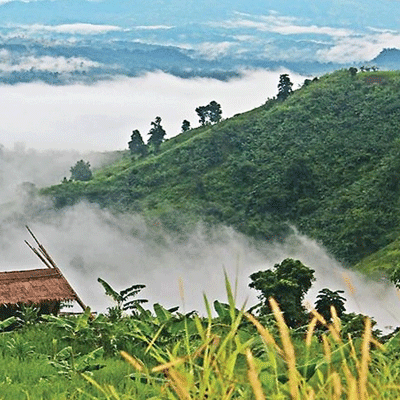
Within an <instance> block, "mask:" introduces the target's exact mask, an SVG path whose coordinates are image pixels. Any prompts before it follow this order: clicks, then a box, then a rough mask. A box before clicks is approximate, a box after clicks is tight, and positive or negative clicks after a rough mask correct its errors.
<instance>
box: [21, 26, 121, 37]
mask: <svg viewBox="0 0 400 400" xmlns="http://www.w3.org/2000/svg"><path fill="white" fill-rule="evenodd" d="M21 28H23V29H25V30H28V31H45V32H54V33H70V34H73V35H76V34H79V35H97V34H103V33H107V32H115V31H122V30H123V28H121V27H119V26H115V25H95V24H86V23H75V24H61V25H41V24H33V25H23V26H21Z"/></svg>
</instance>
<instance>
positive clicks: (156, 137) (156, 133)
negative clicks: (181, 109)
mask: <svg viewBox="0 0 400 400" xmlns="http://www.w3.org/2000/svg"><path fill="white" fill-rule="evenodd" d="M151 125H152V128H151V129H150V131H149V133H148V134H149V135H150V138H149V140H148V141H147V144H148V145H149V146H150V147H152V148H153V151H154V152H155V153H158V150H159V148H160V145H161V143H162V142H163V141H164V137H165V135H166V134H167V133H166V132H165V130H164V128H163V127H162V125H161V118H160V117H156V119H155V120H154V121H153V122H152V123H151Z"/></svg>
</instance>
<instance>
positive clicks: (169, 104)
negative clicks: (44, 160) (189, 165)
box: [0, 70, 305, 151]
mask: <svg viewBox="0 0 400 400" xmlns="http://www.w3.org/2000/svg"><path fill="white" fill-rule="evenodd" d="M284 72H288V71H283V70H281V71H275V72H270V71H265V70H258V71H252V72H247V73H245V75H244V76H243V78H241V79H234V80H231V81H229V82H221V81H218V80H214V79H208V78H207V79H203V78H201V79H200V78H196V79H182V78H177V77H174V76H172V75H167V74H165V73H162V72H159V73H149V74H147V75H145V76H143V77H139V78H121V79H119V80H116V81H109V82H101V83H97V84H94V85H91V86H85V85H80V84H79V85H71V86H50V85H47V84H43V83H29V84H18V85H15V86H9V85H1V86H0V99H1V100H0V101H1V107H0V144H3V145H4V146H6V147H7V148H12V147H13V146H14V144H15V143H18V142H23V143H25V145H26V147H28V148H35V149H40V150H44V149H68V150H70V149H73V150H79V151H88V150H100V151H104V150H119V149H125V148H127V143H128V141H129V138H130V135H131V132H132V130H134V129H139V130H140V132H141V133H142V136H143V137H144V139H145V140H147V133H148V131H149V129H150V127H151V126H150V122H151V121H153V120H154V118H155V117H156V116H160V117H161V118H162V125H163V126H164V128H165V130H166V131H167V136H168V137H172V136H175V135H176V134H178V133H179V132H180V130H181V124H182V121H183V120H184V119H188V120H189V121H190V122H191V124H192V126H197V125H198V117H197V115H196V113H195V111H194V110H195V108H196V107H198V106H200V105H206V104H208V103H209V102H210V101H211V100H215V101H217V102H218V103H220V104H221V107H222V111H223V117H224V118H227V117H231V116H233V115H234V114H236V113H239V112H243V111H248V110H250V109H252V108H254V107H258V106H260V105H262V104H263V103H265V101H266V100H267V98H268V97H272V96H274V95H276V93H277V84H278V81H279V75H280V74H281V73H284ZM289 74H290V77H291V80H292V82H293V83H294V88H297V87H298V85H299V84H300V83H302V82H303V81H304V79H305V77H301V76H299V75H296V74H293V73H290V72H289Z"/></svg>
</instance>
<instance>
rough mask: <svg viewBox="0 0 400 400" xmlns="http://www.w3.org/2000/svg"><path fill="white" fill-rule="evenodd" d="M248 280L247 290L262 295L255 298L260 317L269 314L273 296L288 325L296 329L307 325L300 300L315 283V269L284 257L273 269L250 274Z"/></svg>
mask: <svg viewBox="0 0 400 400" xmlns="http://www.w3.org/2000/svg"><path fill="white" fill-rule="evenodd" d="M250 279H251V282H250V284H249V287H251V288H253V289H256V290H259V291H260V292H261V294H260V295H259V296H258V298H259V299H260V301H261V302H262V306H261V308H260V310H259V313H260V314H261V315H266V314H270V313H271V306H270V303H269V299H270V297H273V298H274V299H275V300H276V301H277V302H278V304H279V306H280V307H281V309H282V310H283V313H284V316H285V321H286V323H287V324H288V326H290V327H296V326H297V327H298V326H301V325H302V324H304V323H305V322H306V312H305V308H304V307H303V305H302V301H303V299H304V296H305V294H306V293H307V292H308V290H309V289H310V288H311V285H312V282H313V281H314V280H315V278H314V270H312V269H310V268H308V267H306V266H305V265H304V264H302V263H301V261H299V260H293V259H291V258H286V259H285V260H283V261H282V262H281V263H280V264H275V265H274V267H273V269H272V270H266V271H259V272H255V273H253V274H251V275H250Z"/></svg>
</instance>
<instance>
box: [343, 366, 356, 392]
mask: <svg viewBox="0 0 400 400" xmlns="http://www.w3.org/2000/svg"><path fill="white" fill-rule="evenodd" d="M342 370H343V371H344V374H345V376H346V381H347V383H348V386H349V385H350V382H356V378H355V377H354V376H353V374H352V373H351V372H350V369H349V367H348V365H347V362H346V360H343V364H342Z"/></svg>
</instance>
